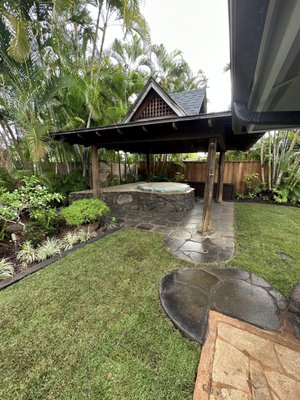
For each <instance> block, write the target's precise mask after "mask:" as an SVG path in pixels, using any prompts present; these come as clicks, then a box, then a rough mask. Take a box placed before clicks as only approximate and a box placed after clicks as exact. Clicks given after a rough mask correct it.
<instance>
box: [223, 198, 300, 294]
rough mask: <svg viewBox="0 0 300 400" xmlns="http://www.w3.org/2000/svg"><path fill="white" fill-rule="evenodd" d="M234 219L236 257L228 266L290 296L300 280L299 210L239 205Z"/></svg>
mask: <svg viewBox="0 0 300 400" xmlns="http://www.w3.org/2000/svg"><path fill="white" fill-rule="evenodd" d="M235 220H236V230H235V234H236V255H235V257H234V258H233V259H232V260H231V261H230V262H229V265H228V266H230V267H235V268H241V269H244V270H247V271H251V272H254V273H256V274H257V275H259V276H261V277H262V278H264V279H265V280H267V281H268V282H270V283H271V284H272V285H273V286H274V287H275V288H276V289H278V290H279V291H280V292H281V293H282V294H283V295H284V296H286V297H288V296H289V295H290V294H291V291H292V289H293V286H294V285H295V283H296V282H297V281H298V280H300V209H299V208H295V207H285V206H275V205H269V204H255V203H237V204H235ZM280 255H288V256H290V257H291V259H284V258H282V257H281V256H280Z"/></svg>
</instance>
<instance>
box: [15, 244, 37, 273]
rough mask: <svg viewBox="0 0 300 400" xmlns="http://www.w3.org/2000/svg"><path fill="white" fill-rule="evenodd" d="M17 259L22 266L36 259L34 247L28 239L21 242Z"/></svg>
mask: <svg viewBox="0 0 300 400" xmlns="http://www.w3.org/2000/svg"><path fill="white" fill-rule="evenodd" d="M17 260H19V261H21V263H22V266H23V267H24V268H26V267H27V266H28V265H29V264H32V263H34V262H35V261H36V249H35V248H34V247H33V245H32V243H31V242H30V241H29V240H28V241H26V242H24V243H22V244H21V250H19V252H18V253H17Z"/></svg>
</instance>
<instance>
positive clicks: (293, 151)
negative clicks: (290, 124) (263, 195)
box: [260, 129, 300, 203]
mask: <svg viewBox="0 0 300 400" xmlns="http://www.w3.org/2000/svg"><path fill="white" fill-rule="evenodd" d="M260 146H261V147H260V153H261V180H262V185H263V187H264V188H267V189H268V190H269V191H270V192H272V191H273V192H274V200H275V201H276V202H281V203H286V202H287V201H292V202H294V203H297V202H300V193H299V191H300V151H299V147H300V129H297V130H287V131H274V132H269V133H268V135H266V136H264V137H263V138H262V139H261V142H260ZM266 166H267V170H268V174H267V175H266V173H265V169H266Z"/></svg>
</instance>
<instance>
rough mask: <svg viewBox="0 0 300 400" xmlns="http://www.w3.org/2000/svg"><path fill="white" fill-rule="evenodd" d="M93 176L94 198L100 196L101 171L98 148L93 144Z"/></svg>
mask: <svg viewBox="0 0 300 400" xmlns="http://www.w3.org/2000/svg"><path fill="white" fill-rule="evenodd" d="M92 177H93V197H94V199H99V198H100V173H99V159H98V148H97V146H95V145H93V146H92Z"/></svg>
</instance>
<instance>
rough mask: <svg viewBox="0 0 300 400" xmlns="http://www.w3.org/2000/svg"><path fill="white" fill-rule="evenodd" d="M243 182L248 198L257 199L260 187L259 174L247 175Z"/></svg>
mask: <svg viewBox="0 0 300 400" xmlns="http://www.w3.org/2000/svg"><path fill="white" fill-rule="evenodd" d="M243 182H244V183H245V185H246V187H247V190H248V193H247V195H248V197H255V196H256V192H255V189H257V188H258V186H259V174H258V173H256V172H254V173H252V174H246V175H244V177H243Z"/></svg>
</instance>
